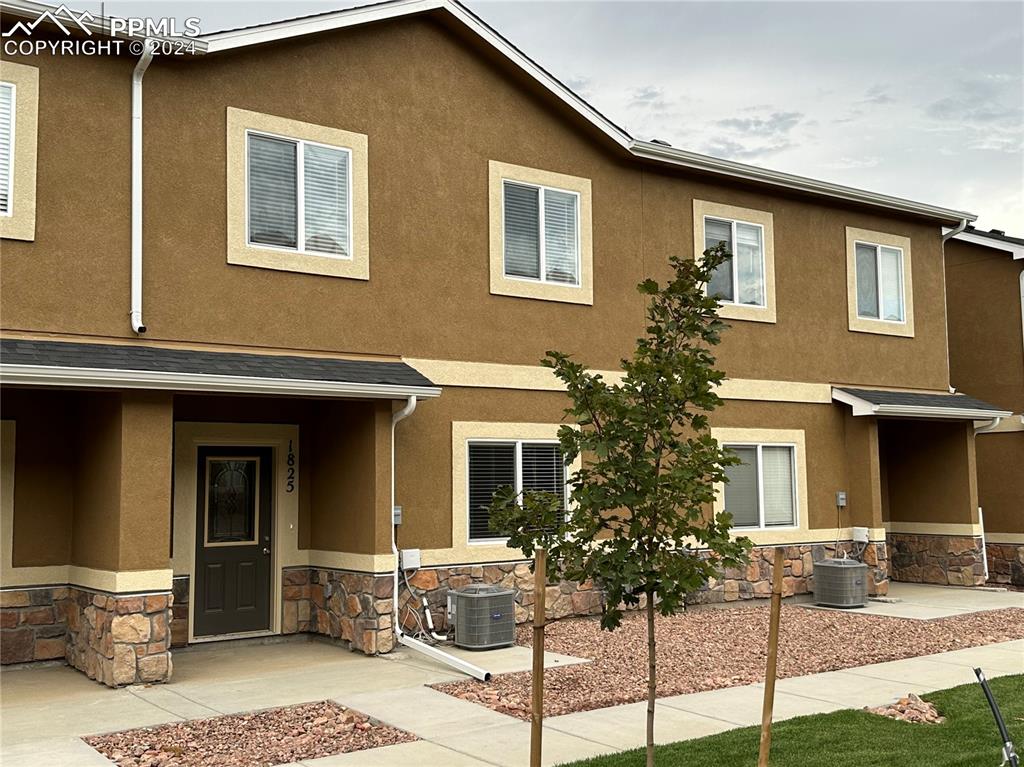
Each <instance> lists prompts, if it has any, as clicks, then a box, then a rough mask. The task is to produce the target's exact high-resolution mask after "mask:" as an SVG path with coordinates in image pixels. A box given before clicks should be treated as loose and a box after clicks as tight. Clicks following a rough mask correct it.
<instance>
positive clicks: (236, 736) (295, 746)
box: [83, 701, 416, 767]
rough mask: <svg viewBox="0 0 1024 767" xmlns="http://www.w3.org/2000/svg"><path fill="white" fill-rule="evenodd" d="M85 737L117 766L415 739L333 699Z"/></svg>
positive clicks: (274, 760) (232, 763) (196, 763)
mask: <svg viewBox="0 0 1024 767" xmlns="http://www.w3.org/2000/svg"><path fill="white" fill-rule="evenodd" d="M83 740H84V741H85V742H86V743H88V744H89V745H90V746H92V747H93V748H95V749H96V750H97V751H99V752H100V753H101V754H103V755H104V756H105V757H107V759H109V760H110V761H112V762H114V763H115V764H117V765H118V767H270V765H275V764H287V763H289V762H297V761H299V760H300V759H315V758H316V757H320V756H331V755H333V754H343V753H346V752H348V751H361V750H363V749H366V748H377V747H379V746H390V745H392V744H394V743H407V742H409V741H412V740H416V736H415V735H411V734H410V733H407V732H404V731H403V730H396V729H395V728H393V727H388V726H386V725H383V724H379V723H376V722H373V721H371V720H370V719H369V717H367V716H364V715H363V714H360V713H359V712H358V711H352V710H351V709H346V708H344V707H342V706H339V705H338V704H336V703H332V702H330V701H322V702H320V703H306V704H303V705H301V706H288V707H286V708H275V709H270V710H267V711H255V712H253V713H250V714H232V715H229V716H217V717H213V718H212V719H192V720H189V721H186V722H177V723H175V724H165V725H161V726H159V727H145V728H142V729H138V730H125V731H124V732H114V733H110V734H108V735H95V736H93V737H89V738H83Z"/></svg>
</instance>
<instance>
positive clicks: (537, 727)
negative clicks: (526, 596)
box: [530, 549, 548, 767]
mask: <svg viewBox="0 0 1024 767" xmlns="http://www.w3.org/2000/svg"><path fill="white" fill-rule="evenodd" d="M535 556H536V559H535V561H534V569H533V702H532V704H531V708H530V767H540V757H541V737H542V736H543V733H544V618H545V613H546V609H545V601H546V600H545V596H546V594H547V592H546V589H547V582H548V578H547V570H548V553H547V551H545V550H544V549H537V551H536V552H535Z"/></svg>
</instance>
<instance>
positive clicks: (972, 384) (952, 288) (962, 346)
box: [946, 240, 1024, 413]
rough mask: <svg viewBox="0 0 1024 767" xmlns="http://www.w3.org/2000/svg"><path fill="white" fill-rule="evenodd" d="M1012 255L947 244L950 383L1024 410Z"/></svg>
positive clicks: (1022, 342)
mask: <svg viewBox="0 0 1024 767" xmlns="http://www.w3.org/2000/svg"><path fill="white" fill-rule="evenodd" d="M1022 270H1024V262H1021V261H1014V260H1013V259H1012V258H1011V257H1010V254H1009V253H1006V252H1003V251H996V250H992V249H991V248H985V247H982V246H980V245H974V244H972V243H969V242H962V241H960V240H950V241H949V242H947V243H946V272H947V275H948V278H949V279H948V286H949V287H948V294H947V301H948V312H949V364H950V377H951V381H952V384H953V385H954V386H956V387H957V388H958V389H959V390H960V391H962V392H964V393H966V394H971V395H973V396H975V397H979V398H981V399H983V400H986V401H988V402H991V403H993V404H996V405H1000V406H1001V407H1004V408H1007V409H1011V410H1013V412H1015V413H1021V412H1024V338H1022V337H1021V334H1022V332H1024V331H1022V329H1021V306H1020V274H1021V271H1022Z"/></svg>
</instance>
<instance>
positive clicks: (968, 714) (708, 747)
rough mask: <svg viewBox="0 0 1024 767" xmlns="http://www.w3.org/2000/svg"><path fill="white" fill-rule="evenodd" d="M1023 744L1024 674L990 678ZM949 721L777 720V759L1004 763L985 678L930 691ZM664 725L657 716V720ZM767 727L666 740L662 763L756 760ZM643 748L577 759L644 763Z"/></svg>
mask: <svg viewBox="0 0 1024 767" xmlns="http://www.w3.org/2000/svg"><path fill="white" fill-rule="evenodd" d="M989 684H990V685H991V687H992V692H993V694H994V695H995V698H996V701H997V702H998V703H999V706H1000V708H1001V709H1002V712H1003V719H1004V720H1005V721H1006V726H1007V728H1008V729H1009V730H1010V737H1011V738H1012V739H1013V742H1014V744H1016V746H1017V750H1018V752H1020V751H1024V676H1022V675H1018V676H1007V677H1000V678H998V679H992V680H990V682H989ZM921 697H923V698H924V699H925V700H930V701H931V702H932V703H934V704H935V705H936V706H937V707H938V709H939V712H940V713H941V714H942V715H943V716H945V717H946V721H945V722H944V723H943V724H908V723H906V722H897V721H895V720H892V719H886V718H885V717H881V716H875V715H874V714H868V713H865V712H864V711H854V710H849V711H836V712H835V713H832V714H819V715H816V716H801V717H798V718H796V719H787V720H786V721H784V722H777V723H776V724H775V725H774V726H773V727H772V758H771V763H772V764H773V765H780V766H781V765H807V766H808V767H812V766H814V765H828V767H896V766H897V765H898V767H975V766H976V767H998V765H999V763H1000V762H1001V761H1002V756H1001V744H1000V743H999V731H998V730H997V729H996V725H995V720H994V719H993V717H992V712H991V710H990V709H989V707H988V703H987V702H986V701H985V695H984V693H983V692H982V691H981V686H980V685H978V684H966V685H963V686H962V687H954V688H952V689H950V690H942V691H940V692H935V693H931V694H930V695H922V696H921ZM655 727H657V720H655ZM760 732H761V728H760V727H745V728H743V729H741V730H730V731H729V732H723V733H720V734H718V735H711V736H709V737H706V738H700V739H698V740H687V741H681V742H679V743H671V744H669V745H666V746H659V747H658V751H657V757H656V764H657V765H658V767H754V766H755V765H756V764H757V748H758V741H759V739H760ZM643 764H644V751H643V749H640V750H636V751H627V752H624V753H621V754H613V755H611V756H605V757H598V758H596V759H588V760H585V761H582V762H573V764H572V766H571V767H642V765H643Z"/></svg>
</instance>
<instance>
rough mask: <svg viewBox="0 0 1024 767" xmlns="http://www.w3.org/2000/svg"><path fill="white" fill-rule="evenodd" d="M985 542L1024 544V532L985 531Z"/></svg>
mask: <svg viewBox="0 0 1024 767" xmlns="http://www.w3.org/2000/svg"><path fill="white" fill-rule="evenodd" d="M985 542H986V543H1002V544H1009V545H1011V546H1024V533H985Z"/></svg>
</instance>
